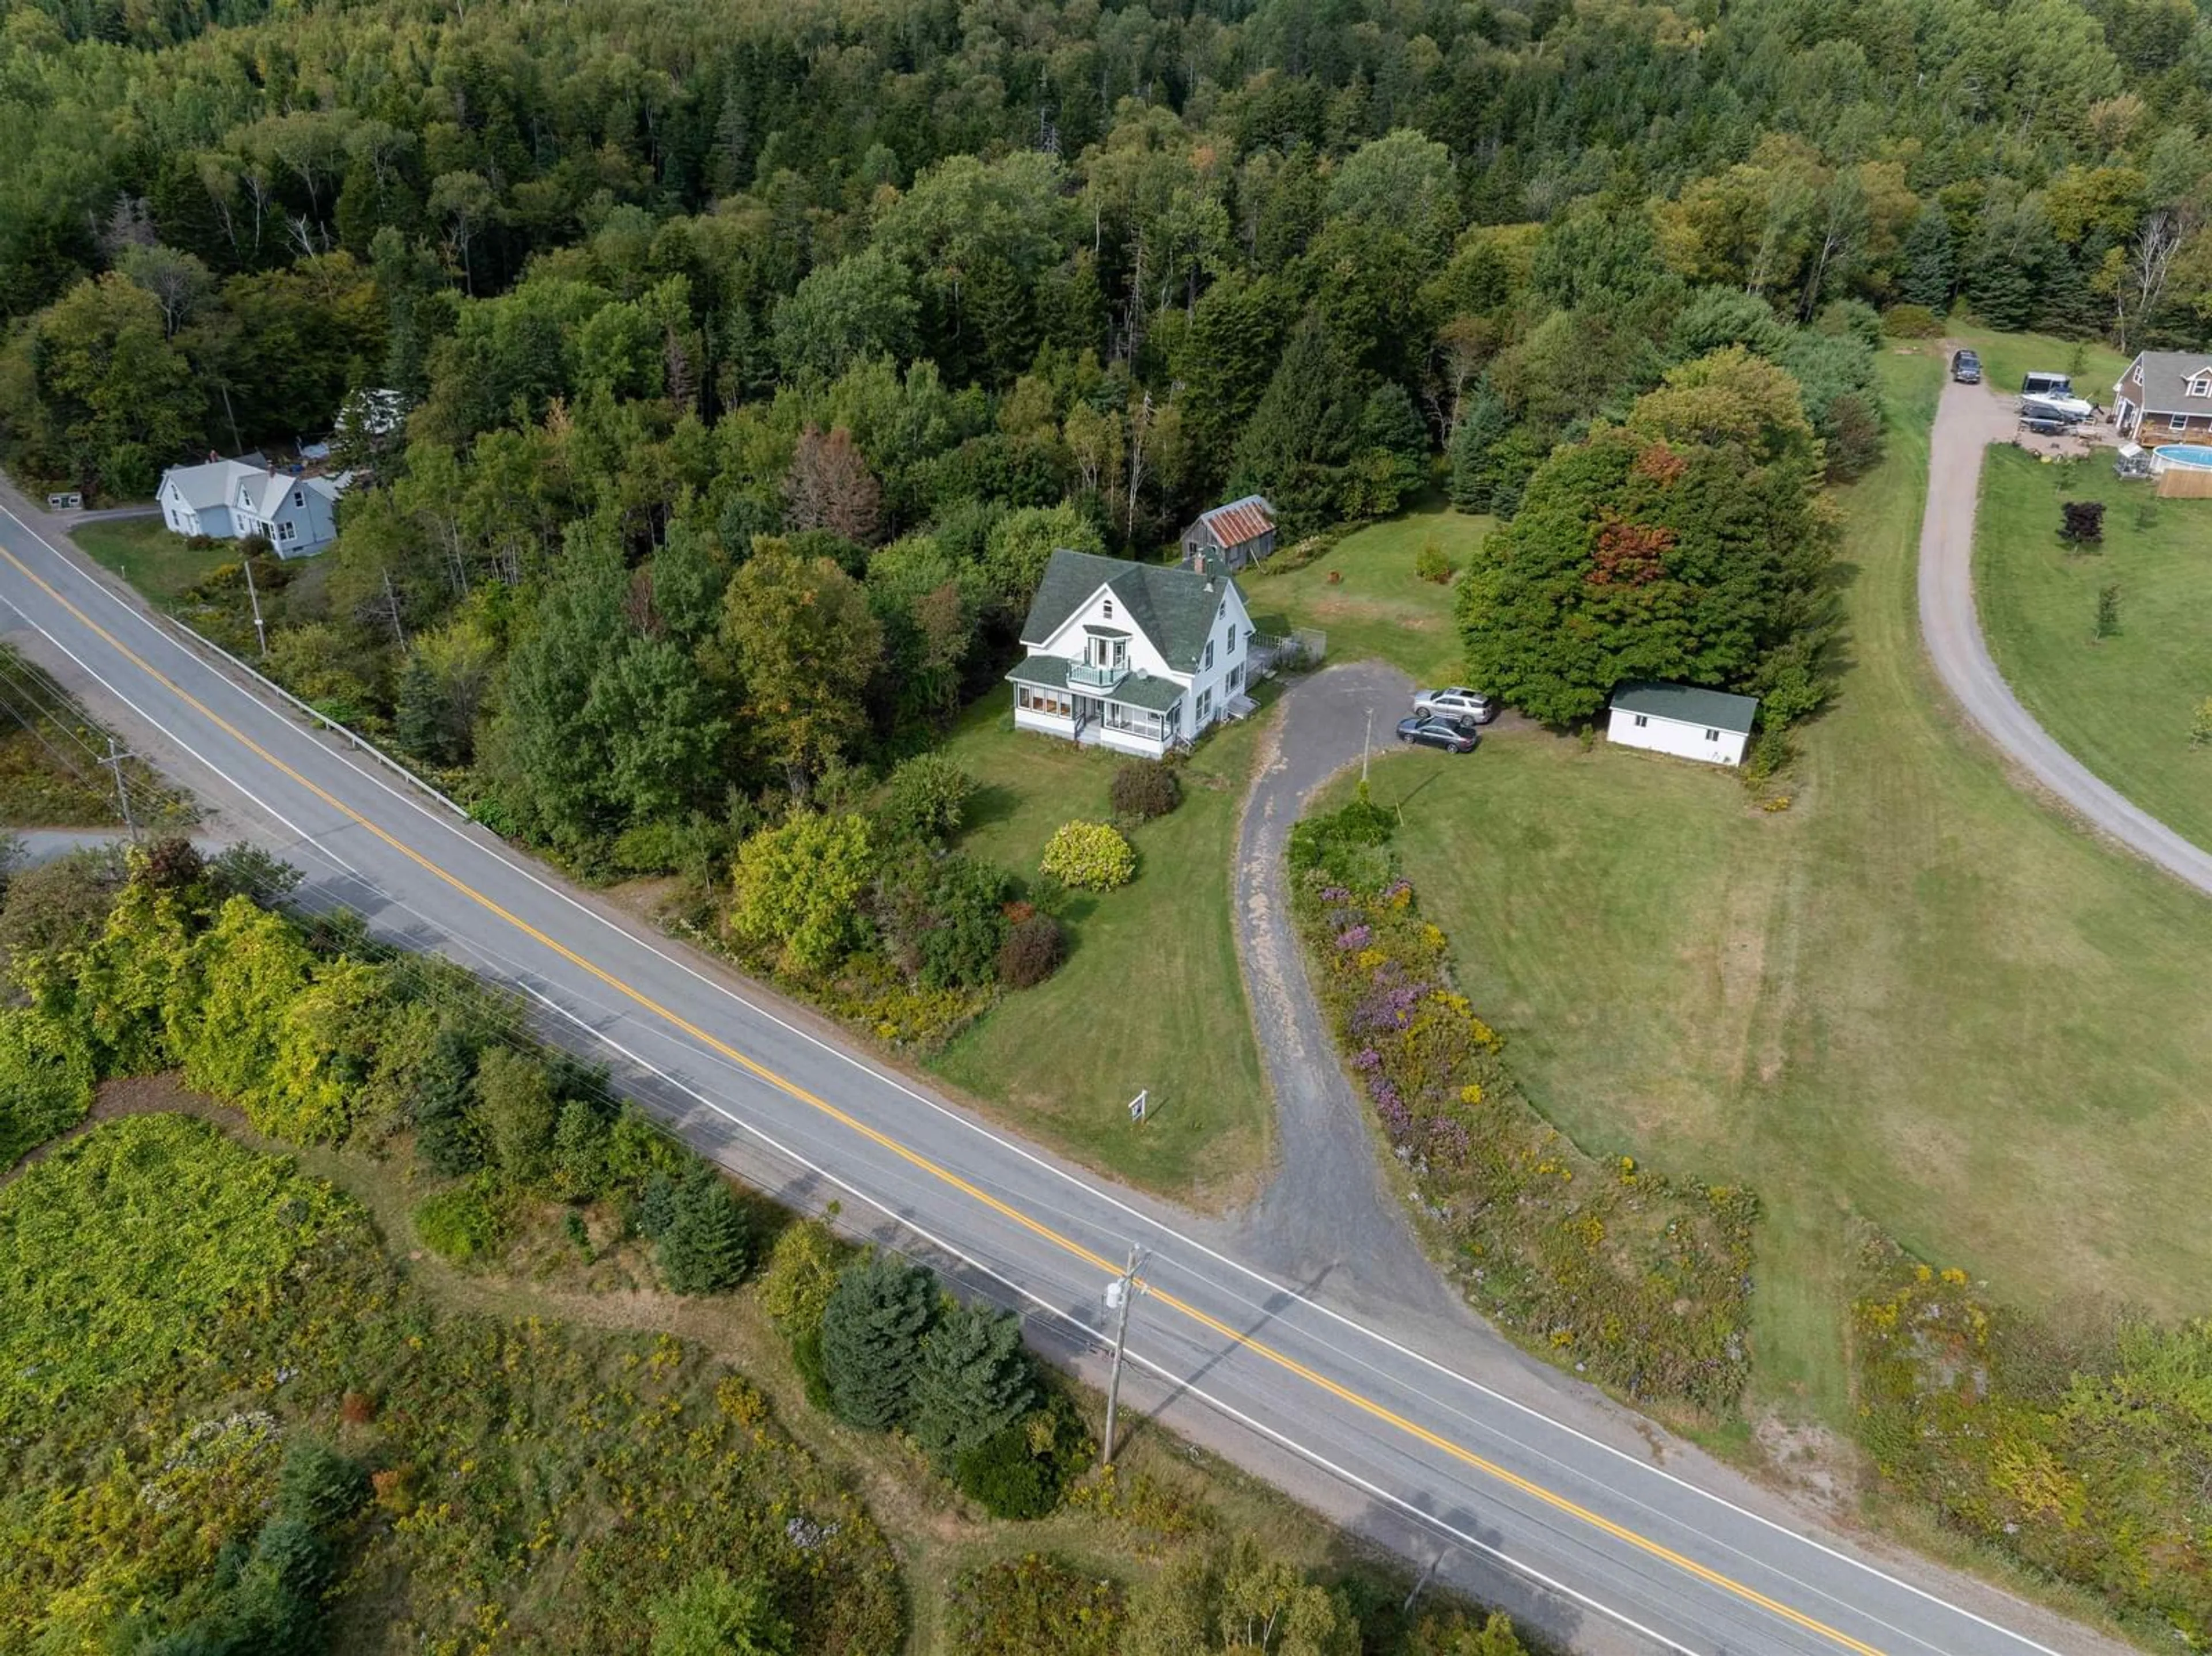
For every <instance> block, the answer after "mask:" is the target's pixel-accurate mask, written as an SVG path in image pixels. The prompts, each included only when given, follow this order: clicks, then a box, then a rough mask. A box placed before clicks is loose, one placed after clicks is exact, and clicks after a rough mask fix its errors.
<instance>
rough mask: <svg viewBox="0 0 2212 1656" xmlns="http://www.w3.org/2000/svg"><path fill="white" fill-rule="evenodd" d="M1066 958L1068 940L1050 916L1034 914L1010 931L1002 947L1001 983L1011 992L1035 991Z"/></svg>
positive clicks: (1016, 924) (1000, 951) (1000, 947)
mask: <svg viewBox="0 0 2212 1656" xmlns="http://www.w3.org/2000/svg"><path fill="white" fill-rule="evenodd" d="M1066 958H1067V937H1066V933H1064V932H1063V931H1061V930H1060V922H1059V921H1058V920H1055V919H1053V917H1052V916H1051V915H1049V914H1032V915H1030V917H1029V918H1028V919H1025V920H1020V921H1017V922H1016V923H1015V924H1014V925H1012V927H1010V928H1009V929H1008V930H1007V932H1006V942H1005V943H1001V944H1000V945H999V981H1000V983H1003V984H1005V985H1006V987H1007V988H1009V989H1033V988H1035V987H1036V986H1037V985H1038V984H1041V983H1042V982H1043V981H1044V980H1046V979H1047V978H1048V977H1050V976H1051V975H1052V974H1054V973H1055V972H1057V971H1059V970H1060V962H1061V961H1064V960H1066Z"/></svg>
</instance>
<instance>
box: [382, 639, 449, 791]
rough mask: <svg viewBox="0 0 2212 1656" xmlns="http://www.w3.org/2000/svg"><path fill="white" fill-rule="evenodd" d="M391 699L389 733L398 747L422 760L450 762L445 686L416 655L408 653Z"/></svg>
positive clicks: (411, 756) (441, 763)
mask: <svg viewBox="0 0 2212 1656" xmlns="http://www.w3.org/2000/svg"><path fill="white" fill-rule="evenodd" d="M395 701H396V705H395V706H394V707H393V709H392V735H393V736H394V737H396V738H397V739H398V743H399V750H400V751H401V752H402V753H404V754H406V755H408V756H409V757H410V758H413V759H419V760H422V761H423V762H425V763H426V764H432V765H444V764H449V763H451V762H452V759H453V755H452V754H451V752H450V751H449V750H448V743H447V739H446V713H447V709H446V688H445V686H444V685H442V684H441V683H439V682H438V676H437V674H435V672H433V671H431V670H430V664H429V663H428V662H427V661H425V660H423V659H422V657H421V656H420V655H418V654H414V653H410V655H409V656H408V658H407V666H406V669H405V670H404V671H403V672H401V674H400V675H399V688H398V695H397V697H396V698H395Z"/></svg>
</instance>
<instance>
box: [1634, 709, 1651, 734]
mask: <svg viewBox="0 0 2212 1656" xmlns="http://www.w3.org/2000/svg"><path fill="white" fill-rule="evenodd" d="M1650 722H1651V721H1650V719H1646V718H1645V717H1644V715H1643V714H1642V713H1638V714H1637V715H1636V728H1637V729H1638V730H1639V731H1640V730H1642V729H1643V728H1644V726H1645V725H1649V724H1650Z"/></svg>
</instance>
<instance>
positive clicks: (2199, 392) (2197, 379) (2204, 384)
mask: <svg viewBox="0 0 2212 1656" xmlns="http://www.w3.org/2000/svg"><path fill="white" fill-rule="evenodd" d="M2189 394H2190V395H2191V397H2212V373H2197V374H2191V376H2190V379H2189Z"/></svg>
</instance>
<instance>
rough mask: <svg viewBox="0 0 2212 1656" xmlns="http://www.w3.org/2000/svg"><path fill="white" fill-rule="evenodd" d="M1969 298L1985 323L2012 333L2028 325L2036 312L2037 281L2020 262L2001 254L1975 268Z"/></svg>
mask: <svg viewBox="0 0 2212 1656" xmlns="http://www.w3.org/2000/svg"><path fill="white" fill-rule="evenodd" d="M1966 296H1967V297H1968V298H1969V299H1971V300H1972V301H1973V306H1974V314H1975V315H1976V316H1978V317H1979V318H1981V319H1982V321H1983V322H1984V323H1986V324H1987V325H1989V326H1990V327H1992V328H1996V329H1998V330H2000V331H2003V332H2013V331H2017V330H2019V329H2021V328H2024V327H2026V326H2027V319H2028V318H2029V316H2030V315H2031V314H2033V311H2034V309H2035V278H2034V277H2033V276H2031V275H2029V273H2028V272H2027V270H2026V268H2025V267H2023V266H2022V265H2021V263H2020V262H2019V261H2018V260H2017V259H2013V258H2005V257H2003V256H2002V255H1999V256H1998V257H1996V258H1991V259H1990V260H1988V261H1986V262H1985V263H1984V264H1980V265H1978V267H1977V268H1976V269H1975V270H1974V273H1973V276H1972V279H1971V281H1970V282H1969V283H1968V285H1967V289H1966Z"/></svg>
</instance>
